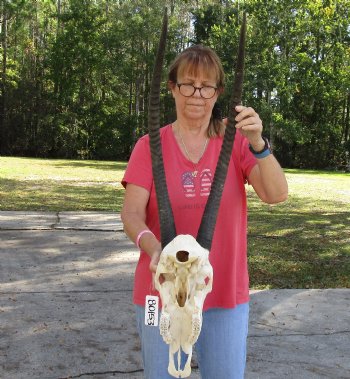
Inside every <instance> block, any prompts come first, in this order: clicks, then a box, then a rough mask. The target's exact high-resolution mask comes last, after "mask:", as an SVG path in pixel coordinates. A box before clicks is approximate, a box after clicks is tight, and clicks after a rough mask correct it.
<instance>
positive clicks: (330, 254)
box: [248, 170, 350, 288]
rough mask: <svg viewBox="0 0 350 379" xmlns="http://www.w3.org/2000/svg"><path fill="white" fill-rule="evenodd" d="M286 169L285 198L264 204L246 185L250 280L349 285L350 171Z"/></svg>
mask: <svg viewBox="0 0 350 379" xmlns="http://www.w3.org/2000/svg"><path fill="white" fill-rule="evenodd" d="M285 172H286V176H287V180H288V184H289V198H288V200H287V201H286V202H285V203H283V204H278V205H273V206H270V205H266V204H262V203H261V202H260V201H259V199H258V198H257V196H256V195H255V193H254V192H253V191H252V190H251V189H249V191H248V199H249V200H248V204H249V216H248V219H249V222H248V225H249V228H248V250H249V256H248V259H249V268H250V279H251V286H252V287H254V288H335V287H347V288H349V287H350V175H349V174H341V173H332V172H320V171H307V170H285Z"/></svg>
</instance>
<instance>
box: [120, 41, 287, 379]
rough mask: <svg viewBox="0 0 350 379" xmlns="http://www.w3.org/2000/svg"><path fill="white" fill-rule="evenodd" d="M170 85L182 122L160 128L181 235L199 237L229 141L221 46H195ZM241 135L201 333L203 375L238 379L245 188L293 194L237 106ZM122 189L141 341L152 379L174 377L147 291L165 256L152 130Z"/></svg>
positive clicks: (254, 123)
mask: <svg viewBox="0 0 350 379" xmlns="http://www.w3.org/2000/svg"><path fill="white" fill-rule="evenodd" d="M168 86H169V89H170V91H171V93H172V96H173V98H174V100H175V105H176V114H177V118H176V120H175V121H174V122H173V123H172V124H170V125H167V126H165V127H164V128H162V129H161V131H160V134H161V141H162V151H163V159H164V167H165V173H166V180H167V185H168V190H169V197H170V201H171V205H172V210H173V213H174V220H175V225H176V230H177V233H178V234H191V235H193V236H194V237H196V235H197V232H198V227H199V224H200V220H201V217H202V214H203V210H204V207H205V204H206V201H207V198H208V195H209V192H210V186H211V182H212V178H213V175H214V172H215V167H216V163H217V161H218V156H219V153H220V148H221V145H222V141H223V134H224V130H225V125H224V124H223V122H222V120H221V119H220V118H218V117H217V115H216V112H215V111H214V112H213V110H214V105H215V103H216V101H217V99H218V97H219V95H220V94H221V93H222V91H223V88H224V73H223V69H222V65H221V62H220V60H219V58H218V57H217V55H216V54H215V52H214V51H212V50H211V49H209V48H206V47H203V46H193V47H190V48H188V49H186V50H185V51H183V52H182V53H181V54H180V55H179V56H178V57H177V58H176V59H175V61H174V62H173V64H172V66H171V67H170V71H169V76H168ZM236 110H237V112H238V115H237V117H236V121H237V124H236V128H237V129H238V132H237V133H236V137H235V142H234V148H233V153H232V158H231V161H230V164H229V168H228V174H227V178H226V182H225V188H224V191H223V195H222V199H221V203H220V208H219V213H218V218H217V223H216V228H215V233H214V238H213V243H212V248H211V250H210V256H209V260H210V263H211V265H212V266H213V270H214V283H213V290H212V292H211V293H210V294H209V295H208V296H207V298H206V301H205V303H204V308H203V309H204V312H203V324H202V331H201V334H200V336H199V338H198V341H197V343H196V346H195V349H196V352H197V359H198V364H199V369H200V372H201V376H202V378H204V379H207V378H208V379H229V378H233V379H241V378H243V376H244V369H245V361H246V339H247V333H248V314H249V283H248V270H247V252H246V249H247V236H246V230H247V228H246V226H247V225H246V219H247V210H246V194H245V187H244V184H245V183H246V182H248V183H249V184H251V185H252V186H253V188H254V190H255V192H256V193H257V195H258V196H259V197H260V199H261V200H263V201H264V202H266V203H270V204H271V203H278V202H281V201H284V200H285V199H286V198H287V192H288V188H287V182H286V179H285V176H284V174H283V171H282V169H281V167H280V165H279V164H278V162H277V160H276V159H275V158H274V156H273V155H272V154H271V151H270V149H269V146H268V143H267V141H266V140H264V139H263V138H262V135H261V133H262V122H261V120H260V118H259V116H258V114H257V113H256V112H255V111H254V110H253V109H252V108H247V107H243V106H238V107H237V108H236ZM123 185H124V186H125V188H126V191H125V199H124V206H123V210H122V220H123V223H124V228H125V232H126V233H127V235H128V236H129V238H130V239H131V240H132V241H134V242H136V243H137V245H138V246H139V248H140V250H141V254H140V259H139V262H138V265H137V269H136V273H135V285H134V303H135V304H136V315H137V321H138V329H139V333H140V337H141V344H142V355H143V361H144V366H145V377H146V378H148V379H166V378H171V376H170V375H169V374H168V372H167V366H168V345H166V344H165V343H164V342H163V340H162V338H161V336H160V335H159V330H158V329H157V328H154V327H147V326H145V323H144V305H145V296H146V295H149V294H151V293H152V294H154V292H153V289H152V273H153V274H154V273H155V271H156V268H157V263H158V261H159V256H160V253H161V244H160V242H159V241H160V228H159V219H158V210H157V201H156V195H155V189H154V185H153V176H152V165H151V157H150V149H149V138H148V136H144V137H142V138H141V139H140V140H139V141H138V143H137V144H136V146H135V148H134V151H133V153H132V156H131V158H130V161H129V164H128V167H127V170H126V172H125V176H124V179H123Z"/></svg>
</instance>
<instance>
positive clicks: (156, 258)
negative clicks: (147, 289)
mask: <svg viewBox="0 0 350 379" xmlns="http://www.w3.org/2000/svg"><path fill="white" fill-rule="evenodd" d="M160 254H161V251H158V250H156V251H154V252H153V254H152V256H151V262H150V264H149V269H150V271H151V272H152V273H154V274H155V273H156V271H157V266H158V262H159V259H160Z"/></svg>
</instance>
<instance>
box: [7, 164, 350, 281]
mask: <svg viewBox="0 0 350 379" xmlns="http://www.w3.org/2000/svg"><path fill="white" fill-rule="evenodd" d="M125 167H126V163H125V162H101V161H72V160H45V159H29V158H10V157H0V210H36V211H63V210H71V211H74V210H78V211H120V209H121V205H122V201H123V194H124V190H123V188H122V187H121V185H120V181H121V179H122V177H123V173H124V170H125ZM285 172H286V175H287V179H288V184H289V199H288V201H286V202H285V203H283V204H278V205H274V206H270V205H266V204H263V203H261V201H259V199H258V198H257V197H256V195H255V194H254V192H253V191H252V189H251V188H248V208H249V215H248V218H249V228H248V259H249V269H250V279H251V287H252V288H336V287H347V288H350V174H342V173H334V172H323V171H311V170H285Z"/></svg>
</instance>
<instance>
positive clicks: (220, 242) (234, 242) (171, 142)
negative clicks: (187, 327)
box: [122, 125, 256, 309]
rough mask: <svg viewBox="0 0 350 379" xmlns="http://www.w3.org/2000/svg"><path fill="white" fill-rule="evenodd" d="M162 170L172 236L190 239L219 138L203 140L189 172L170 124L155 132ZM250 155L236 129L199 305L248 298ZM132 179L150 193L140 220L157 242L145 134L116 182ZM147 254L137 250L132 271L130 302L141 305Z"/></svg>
mask: <svg viewBox="0 0 350 379" xmlns="http://www.w3.org/2000/svg"><path fill="white" fill-rule="evenodd" d="M160 134H161V141H162V151H163V160H164V168H165V173H166V181H167V185H168V191H169V197H170V202H171V204H172V209H173V213H174V219H175V225H176V231H177V234H191V235H192V236H194V237H196V236H197V232H198V228H199V225H200V221H201V218H202V214H203V211H204V208H205V204H206V202H207V199H208V195H209V192H210V187H211V183H212V179H213V177H214V173H215V168H216V164H217V161H218V157H219V153H220V149H221V145H222V141H223V139H222V138H219V137H216V138H211V139H210V140H209V143H208V146H207V149H206V151H205V153H204V155H203V157H202V159H201V160H200V161H199V164H198V165H197V167H196V169H197V170H198V174H197V176H196V177H193V176H192V172H193V171H194V166H195V165H194V164H193V163H192V162H191V161H189V160H188V159H187V158H186V157H185V156H184V155H183V154H182V152H181V150H180V148H179V146H178V144H177V142H176V139H175V136H174V134H173V130H172V127H171V125H168V126H165V127H163V128H161V130H160ZM255 164H256V159H255V157H254V156H253V154H252V153H251V152H250V151H249V148H248V141H247V139H246V138H244V137H243V136H242V135H241V134H240V133H239V132H237V133H236V137H235V142H234V149H233V153H232V157H231V160H230V164H229V167H228V174H227V178H226V183H225V188H224V191H223V195H222V199H221V203H220V208H219V212H218V218H217V222H216V227H215V232H214V237H213V243H212V249H211V251H210V254H209V260H210V263H211V265H212V266H213V271H214V278H213V290H212V292H211V293H209V294H208V295H207V297H206V300H205V303H204V309H208V308H213V307H221V308H233V307H235V306H236V305H237V304H242V303H245V302H247V301H249V279H248V268H247V204H246V193H245V187H244V184H245V182H246V181H247V178H248V176H249V173H250V171H251V169H252V168H253V167H254V165H255ZM127 183H132V184H135V185H138V186H141V187H143V188H145V189H146V190H147V191H149V193H150V198H149V202H148V205H147V210H146V224H147V226H148V227H149V228H150V230H152V232H153V233H154V234H155V235H156V237H157V238H158V239H159V240H160V228H159V219H158V209H157V201H156V194H155V188H154V182H153V174H152V164H151V154H150V148H149V137H148V135H146V136H144V137H142V138H140V139H139V141H138V142H137V144H136V145H135V148H134V150H133V152H132V155H131V157H130V160H129V163H128V166H127V169H126V172H125V175H124V178H123V181H122V184H123V185H124V186H126V184H127ZM149 263H150V259H149V256H148V255H147V254H146V253H145V252H142V251H141V254H140V258H139V261H138V264H137V268H136V272H135V282H134V296H133V298H134V303H135V304H138V305H144V304H145V296H146V295H148V294H151V293H152V294H154V291H153V292H152V275H151V272H150V271H149Z"/></svg>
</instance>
